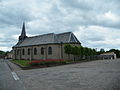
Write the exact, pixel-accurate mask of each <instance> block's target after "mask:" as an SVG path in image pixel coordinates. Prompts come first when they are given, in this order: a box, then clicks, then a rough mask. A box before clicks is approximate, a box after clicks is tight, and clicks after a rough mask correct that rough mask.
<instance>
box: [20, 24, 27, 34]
mask: <svg viewBox="0 0 120 90" xmlns="http://www.w3.org/2000/svg"><path fill="white" fill-rule="evenodd" d="M21 36H26V32H25V22H23V27H22V33H21Z"/></svg>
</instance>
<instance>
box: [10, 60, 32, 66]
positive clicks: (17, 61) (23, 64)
mask: <svg viewBox="0 0 120 90" xmlns="http://www.w3.org/2000/svg"><path fill="white" fill-rule="evenodd" d="M11 62H13V63H16V64H19V65H21V66H25V67H26V66H30V65H29V62H30V61H29V60H12V61H11Z"/></svg>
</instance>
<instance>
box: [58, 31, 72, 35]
mask: <svg viewBox="0 0 120 90" xmlns="http://www.w3.org/2000/svg"><path fill="white" fill-rule="evenodd" d="M66 33H72V32H63V33H58V34H56V35H59V34H66Z"/></svg>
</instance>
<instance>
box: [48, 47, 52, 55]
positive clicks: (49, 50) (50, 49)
mask: <svg viewBox="0 0 120 90" xmlns="http://www.w3.org/2000/svg"><path fill="white" fill-rule="evenodd" d="M48 54H49V55H51V54H52V48H51V47H49V48H48Z"/></svg>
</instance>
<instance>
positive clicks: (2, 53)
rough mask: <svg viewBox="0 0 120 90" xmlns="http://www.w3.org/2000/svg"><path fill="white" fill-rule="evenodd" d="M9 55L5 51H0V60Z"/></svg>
mask: <svg viewBox="0 0 120 90" xmlns="http://www.w3.org/2000/svg"><path fill="white" fill-rule="evenodd" d="M8 53H9V51H7V52H5V51H1V50H0V59H1V58H5V56H6V55H7V54H8Z"/></svg>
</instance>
